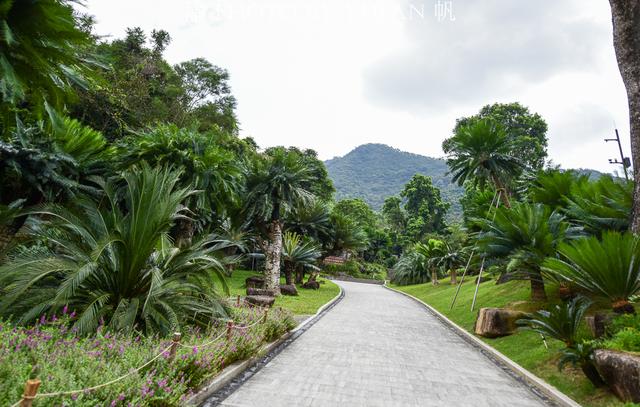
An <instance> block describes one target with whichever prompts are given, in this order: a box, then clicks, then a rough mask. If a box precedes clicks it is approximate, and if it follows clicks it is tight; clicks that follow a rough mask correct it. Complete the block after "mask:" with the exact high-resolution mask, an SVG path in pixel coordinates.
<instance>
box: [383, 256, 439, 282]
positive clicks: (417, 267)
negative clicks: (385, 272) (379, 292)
mask: <svg viewBox="0 0 640 407" xmlns="http://www.w3.org/2000/svg"><path fill="white" fill-rule="evenodd" d="M426 266H427V263H426V262H425V258H424V256H422V255H421V254H419V253H417V252H416V251H415V250H411V251H409V252H407V253H404V254H403V255H402V256H401V257H400V259H399V260H398V262H397V263H396V264H395V265H394V266H393V269H392V273H391V282H392V283H394V284H398V285H410V284H421V283H424V282H426V281H427V280H429V278H430V275H429V268H428V267H426Z"/></svg>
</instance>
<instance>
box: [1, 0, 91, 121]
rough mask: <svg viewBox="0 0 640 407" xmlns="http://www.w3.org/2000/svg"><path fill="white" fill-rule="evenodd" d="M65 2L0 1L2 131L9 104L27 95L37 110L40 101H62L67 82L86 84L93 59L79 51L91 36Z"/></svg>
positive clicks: (11, 116)
mask: <svg viewBox="0 0 640 407" xmlns="http://www.w3.org/2000/svg"><path fill="white" fill-rule="evenodd" d="M70 3H72V1H59V0H32V1H15V0H2V1H0V26H2V34H0V43H2V46H0V94H1V95H2V103H0V114H1V115H2V119H3V123H4V126H3V127H4V131H5V132H6V131H8V129H9V128H10V127H11V124H12V123H13V120H14V113H13V109H14V106H16V105H18V104H20V103H23V102H25V101H28V102H29V104H30V105H31V108H32V109H33V111H34V112H35V113H36V114H37V115H41V114H42V113H43V112H44V106H45V104H46V103H49V104H51V105H52V106H53V107H54V108H58V109H59V108H61V107H63V105H64V104H65V102H66V101H67V100H68V98H69V96H70V94H71V93H72V92H71V89H72V87H74V86H80V87H85V88H86V87H87V82H88V81H87V78H90V77H92V75H93V74H92V70H91V69H92V65H95V63H94V62H92V61H90V60H88V59H87V58H86V57H85V56H84V55H83V51H85V50H86V47H87V46H88V45H89V44H90V43H91V40H90V37H89V35H88V34H87V33H85V32H83V31H82V30H80V29H79V28H78V27H79V24H78V23H77V21H76V17H75V16H74V12H73V8H72V6H71V5H70ZM7 124H9V125H7Z"/></svg>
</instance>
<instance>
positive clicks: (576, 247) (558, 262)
mask: <svg viewBox="0 0 640 407" xmlns="http://www.w3.org/2000/svg"><path fill="white" fill-rule="evenodd" d="M558 253H559V254H560V255H561V257H560V258H549V259H547V260H546V261H545V262H544V265H543V267H544V269H545V270H546V271H547V272H549V273H554V274H556V275H557V276H559V277H560V278H562V279H565V280H567V281H569V282H572V283H574V284H576V285H577V286H579V287H581V288H583V289H584V290H586V291H588V292H590V293H591V294H593V295H595V296H598V297H601V298H605V299H608V300H609V301H611V305H612V308H613V310H614V311H616V312H620V313H634V312H635V310H634V308H633V305H631V304H630V303H629V297H631V296H633V295H635V294H637V293H638V292H640V240H639V238H638V237H636V236H634V235H633V234H631V233H628V232H627V233H624V234H623V233H619V232H604V233H603V235H602V240H599V239H598V238H597V237H595V236H591V237H588V238H584V239H579V240H576V241H575V242H571V243H565V244H561V245H560V246H559V247H558Z"/></svg>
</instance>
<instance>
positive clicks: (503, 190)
mask: <svg viewBox="0 0 640 407" xmlns="http://www.w3.org/2000/svg"><path fill="white" fill-rule="evenodd" d="M492 179H493V184H494V185H495V186H496V189H497V192H498V194H500V199H501V200H502V204H503V205H504V206H505V207H506V208H511V202H510V201H509V191H507V187H505V186H504V184H502V181H501V180H500V178H498V177H497V176H492ZM494 205H496V206H498V203H497V202H496V203H495V204H494Z"/></svg>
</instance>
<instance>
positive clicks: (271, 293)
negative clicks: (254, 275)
mask: <svg viewBox="0 0 640 407" xmlns="http://www.w3.org/2000/svg"><path fill="white" fill-rule="evenodd" d="M247 295H264V296H267V297H275V296H276V290H270V289H268V288H253V287H248V288H247Z"/></svg>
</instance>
